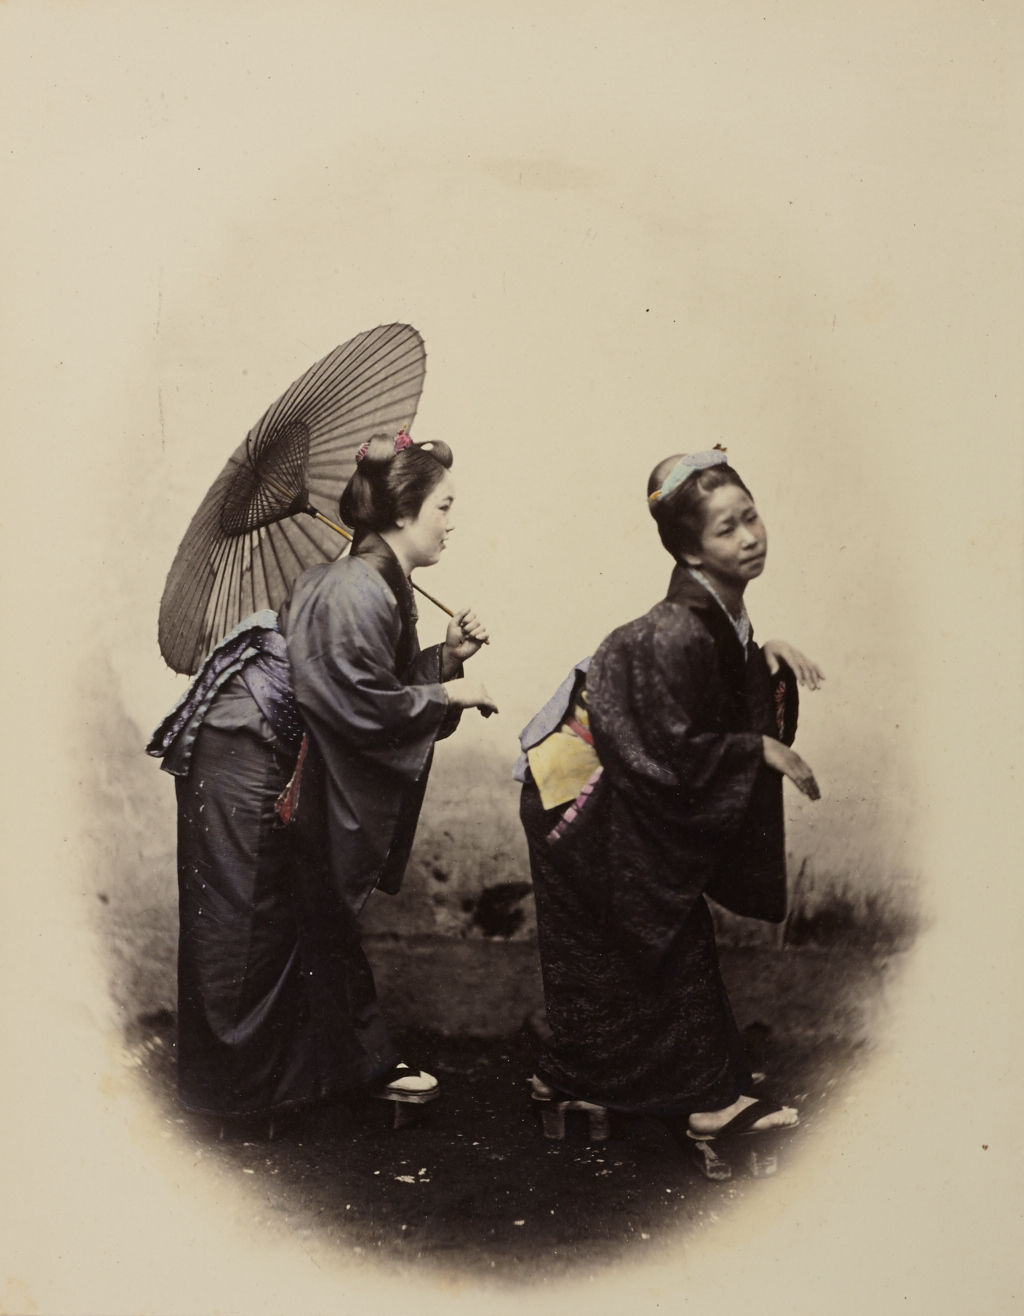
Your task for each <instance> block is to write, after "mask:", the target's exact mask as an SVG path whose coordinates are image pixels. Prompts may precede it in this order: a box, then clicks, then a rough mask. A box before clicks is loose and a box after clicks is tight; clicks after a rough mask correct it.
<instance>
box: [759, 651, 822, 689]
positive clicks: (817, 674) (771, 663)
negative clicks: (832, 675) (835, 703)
mask: <svg viewBox="0 0 1024 1316" xmlns="http://www.w3.org/2000/svg"><path fill="white" fill-rule="evenodd" d="M761 652H762V653H763V654H764V656H765V661H766V662H767V664H768V670H769V672H771V674H772V676H774V675H775V674H776V672H777V671H778V670H779V659H780V658H781V659H782V661H783V662H784V663H788V664H789V666H790V667H791V668H792V669H793V674H794V675H795V676H796V679H797V681H798V682H799V683H800V685H805V686H808V687H809V688H810V689H811V690H817V689H818V688H819V686H820V685H821V684H822V683H823V682H824V680H825V673H824V672H823V671H822V670H821V668H820V667H819V666H818V664H817V663H815V662H812V661H811V659H810V658H808V657H807V655H806V654H803V653H801V652H800V650H799V649H797V648H795V647H794V646H793V645H792V644H787V643H786V641H785V640H768V641H766V642H765V644H763V645H762V646H761Z"/></svg>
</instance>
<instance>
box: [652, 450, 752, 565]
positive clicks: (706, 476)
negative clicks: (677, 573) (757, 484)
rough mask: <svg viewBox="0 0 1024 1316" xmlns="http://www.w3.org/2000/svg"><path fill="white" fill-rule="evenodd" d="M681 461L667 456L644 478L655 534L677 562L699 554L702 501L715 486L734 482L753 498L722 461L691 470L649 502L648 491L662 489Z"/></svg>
mask: <svg viewBox="0 0 1024 1316" xmlns="http://www.w3.org/2000/svg"><path fill="white" fill-rule="evenodd" d="M680 460H681V459H680V457H666V459H665V460H664V461H663V462H659V463H658V465H657V466H655V468H654V470H653V471H652V472H651V476H650V479H649V480H648V481H647V497H648V503H647V506H648V507H649V508H650V509H651V515H652V516H653V517H654V520H655V522H656V523H657V526H658V536H659V538H660V539H661V542H662V544H664V546H665V548H666V549H667V550H668V552H669V553H671V554H672V556H673V557H674V558H675V560H676V561H677V562H682V561H683V555H684V554H685V553H690V554H693V555H694V556H696V555H697V554H699V553H700V539H701V535H702V534H703V533H704V526H705V511H704V509H705V504H706V503H707V500H708V497H709V495H711V494H712V493H714V491H715V490H716V489H720V488H721V487H722V485H724V484H734V485H736V486H737V487H738V488H740V489H742V490H743V492H744V493H745V494H747V495H748V497H750V498H753V494H752V493H751V492H750V490H749V489H748V488H747V486H746V485H745V484H744V483H743V481H742V480H741V479H740V477H739V476H738V475H737V474H736V472H735V471H734V470H733V468H732V467H731V466H727V465H726V464H725V462H721V463H720V464H719V465H717V466H706V467H705V468H704V469H703V470H699V471H694V472H693V473H692V474H691V475H688V476H687V477H686V479H685V480H684V481H683V482H682V484H679V485H677V486H676V487H675V488H674V489H673V490H672V491H671V492H670V493H669V494H668V495H666V496H665V497H664V498H656V499H655V500H654V501H653V502H651V501H650V497H651V494H653V493H655V492H656V491H657V490H658V489H660V488H661V486H662V484H663V483H664V481H665V480H666V479H667V478H668V476H669V473H670V472H671V471H672V469H673V468H674V467H675V465H676V463H677V462H678V461H680Z"/></svg>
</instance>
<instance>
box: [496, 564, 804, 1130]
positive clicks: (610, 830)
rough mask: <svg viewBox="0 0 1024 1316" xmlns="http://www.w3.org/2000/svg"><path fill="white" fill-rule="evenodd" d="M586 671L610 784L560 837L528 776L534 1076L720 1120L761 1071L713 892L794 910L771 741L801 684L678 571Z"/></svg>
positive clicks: (749, 910)
mask: <svg viewBox="0 0 1024 1316" xmlns="http://www.w3.org/2000/svg"><path fill="white" fill-rule="evenodd" d="M581 668H582V665H580V669H581ZM580 669H578V671H579V673H580V674H579V675H578V676H577V678H576V684H577V686H579V685H580V684H582V682H583V681H584V680H585V682H586V692H587V705H588V709H589V716H590V729H591V732H592V734H593V740H594V747H595V749H596V751H597V754H598V757H599V759H600V761H601V765H602V769H603V770H602V773H601V776H600V778H599V780H598V781H597V783H596V785H595V786H594V788H593V790H592V791H591V793H590V794H589V796H588V797H587V798H586V800H585V802H584V803H582V804H580V805H579V807H578V809H577V810H576V812H575V815H574V816H573V815H572V814H570V815H569V816H571V817H572V819H573V820H572V821H571V822H569V823H568V825H567V826H566V825H564V824H563V825H562V826H561V827H558V830H557V834H556V836H555V838H554V839H552V833H553V832H555V829H556V825H557V824H559V821H560V819H561V818H562V817H563V815H565V812H566V811H565V807H564V806H559V807H558V808H556V809H551V810H547V811H545V810H544V809H543V807H542V805H541V802H540V796H539V793H538V791H537V788H536V786H535V785H533V783H532V781H530V780H529V779H528V780H527V782H526V784H525V786H524V788H523V795H522V804H521V815H522V819H523V824H524V827H525V829H526V834H527V839H528V841H529V846H530V858H531V865H532V870H533V877H534V890H535V895H536V902H537V923H538V935H539V942H540V954H541V965H542V970H543V975H544V991H545V998H546V1001H547V1012H548V1021H549V1023H550V1025H551V1028H552V1031H553V1039H552V1041H551V1042H550V1043H549V1044H548V1046H547V1047H546V1049H545V1051H544V1054H543V1056H542V1058H541V1064H540V1068H539V1070H538V1073H540V1075H541V1077H543V1078H544V1079H546V1081H547V1082H549V1083H551V1084H552V1085H554V1086H555V1087H556V1088H559V1089H561V1090H562V1091H564V1092H567V1093H569V1094H571V1095H573V1096H578V1097H581V1098H585V1099H588V1100H591V1101H596V1102H600V1103H602V1104H604V1105H607V1106H609V1107H611V1108H613V1109H619V1110H624V1111H637V1112H645V1113H650V1114H665V1115H671V1114H688V1113H691V1112H693V1111H704V1110H718V1109H722V1108H723V1107H725V1106H728V1105H730V1104H731V1103H732V1102H733V1101H735V1100H736V1098H737V1097H739V1096H741V1095H742V1094H743V1093H744V1092H745V1091H746V1089H747V1087H748V1086H749V1084H750V1082H751V1076H750V1072H749V1069H748V1066H747V1060H746V1057H745V1054H744V1051H743V1047H742V1044H741V1041H740V1037H739V1034H738V1031H737V1028H736V1024H735V1021H734V1019H733V1015H732V1010H731V1009H730V1006H729V1001H728V998H727V996H726V992H725V987H724V984H723V982H722V978H721V974H720V972H719V967H718V956H717V951H716V947H715V937H714V929H713V925H712V921H711V913H710V910H709V908H708V905H707V902H706V900H705V898H704V897H705V894H706V895H709V896H711V897H713V898H714V899H715V900H717V901H719V902H720V903H721V904H723V905H725V906H727V907H728V908H730V909H732V910H734V911H735V912H736V913H739V914H743V915H747V916H750V917H755V918H761V919H767V920H770V921H778V920H781V919H782V918H783V917H784V915H785V906H786V873H785V838H784V830H783V813H782V779H781V777H780V776H779V774H778V773H776V772H773V771H772V770H771V769H769V768H768V767H766V765H765V763H764V755H763V746H762V741H761V737H762V735H768V736H774V737H776V738H781V739H783V740H785V741H786V743H790V742H791V741H792V739H793V736H794V734H795V730H796V713H797V707H796V686H795V681H794V679H793V676H792V673H790V672H789V671H788V669H784V670H783V673H782V674H780V675H779V676H778V677H772V676H771V675H770V674H769V671H768V667H767V663H766V662H765V659H764V656H763V655H762V653H761V650H760V648H759V647H758V646H757V645H756V644H754V642H753V640H752V639H751V640H750V642H749V644H748V645H747V646H746V650H744V646H743V645H742V644H741V642H740V640H739V638H738V636H737V634H736V630H735V628H734V627H733V625H732V623H731V622H730V620H729V618H728V617H727V616H726V614H725V612H724V611H723V609H722V607H721V606H720V605H719V604H718V603H717V602H716V600H715V599H714V598H713V597H712V595H711V594H710V593H709V592H708V591H707V590H706V589H705V588H704V587H703V586H702V585H701V584H699V583H698V582H697V581H696V580H695V579H694V578H693V577H692V576H691V575H690V574H689V572H687V571H686V570H685V568H679V567H677V568H676V570H675V572H674V573H673V576H672V580H671V584H670V587H669V592H668V596H667V598H666V599H665V600H664V601H663V602H661V603H659V604H657V605H656V606H655V607H654V608H652V609H651V611H650V612H649V613H647V614H646V616H644V617H640V618H639V619H637V620H636V621H632V622H629V623H628V624H627V625H625V626H622V627H620V628H619V629H618V630H616V631H613V632H612V634H611V635H609V636H608V637H607V639H606V640H605V641H604V642H603V643H602V644H601V646H600V647H599V648H598V650H597V652H596V653H595V654H594V656H593V658H592V659H591V661H590V664H589V669H588V670H587V671H586V673H585V676H584V674H583V672H582V670H580Z"/></svg>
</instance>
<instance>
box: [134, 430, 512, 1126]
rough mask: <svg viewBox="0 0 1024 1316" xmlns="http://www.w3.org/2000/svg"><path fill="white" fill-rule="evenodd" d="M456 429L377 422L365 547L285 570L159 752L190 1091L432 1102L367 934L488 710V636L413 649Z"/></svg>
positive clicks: (256, 1106) (431, 1082) (358, 489)
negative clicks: (418, 429)
mask: <svg viewBox="0 0 1024 1316" xmlns="http://www.w3.org/2000/svg"><path fill="white" fill-rule="evenodd" d="M451 465H452V456H451V452H450V450H449V449H448V447H447V446H446V445H445V444H443V443H434V444H429V443H428V444H414V443H413V442H412V441H411V440H410V439H409V438H408V436H407V435H405V434H401V435H399V436H398V438H397V439H395V440H391V439H389V438H385V437H382V436H376V437H375V438H373V439H372V440H371V441H370V442H369V444H366V445H364V447H363V449H361V450H360V453H359V456H358V460H357V467H356V471H355V474H354V475H353V476H352V479H351V480H350V482H349V484H348V486H347V487H346V489H345V491H344V493H343V494H342V497H341V502H340V514H341V518H342V520H343V521H344V522H346V523H347V524H348V525H350V526H352V527H353V530H354V533H355V538H354V542H353V546H352V551H351V553H349V554H348V555H346V556H345V557H342V558H339V559H338V560H337V561H335V562H332V563H325V564H323V565H320V566H316V567H312V568H310V569H309V570H308V571H305V572H303V574H302V575H300V576H299V577H298V578H297V579H296V581H295V582H294V584H293V586H292V589H291V592H290V594H289V596H288V598H287V599H286V601H285V603H284V604H283V605H282V607H281V610H280V614H279V616H278V617H276V618H275V616H274V614H273V613H260V614H256V615H255V616H254V617H251V618H249V619H247V621H245V622H243V623H242V624H241V625H240V626H239V627H237V628H236V630H235V631H234V632H232V633H231V635H229V636H227V637H226V638H225V640H224V641H222V642H221V644H220V645H218V647H217V649H216V650H214V652H213V654H211V655H210V658H209V659H208V660H207V662H206V664H205V665H204V668H203V670H202V672H200V674H199V676H198V677H197V678H196V681H195V682H194V683H193V685H192V686H191V687H190V690H189V692H188V693H187V694H186V696H185V698H184V699H183V700H182V701H181V703H180V704H179V705H178V706H177V708H176V709H175V710H173V711H172V713H171V714H170V715H169V716H168V718H167V719H166V720H165V722H164V723H163V724H162V725H161V727H160V728H158V731H157V733H156V734H155V735H154V738H153V741H152V743H151V745H150V747H149V748H150V753H152V754H154V755H162V756H163V757H164V764H163V766H164V768H165V769H166V770H167V771H169V772H172V773H174V774H175V776H176V777H177V783H176V785H177V796H178V880H179V908H180V916H181V930H180V937H179V954H178V1082H179V1095H180V1098H181V1100H182V1102H183V1104H184V1105H185V1106H187V1107H189V1108H190V1109H192V1110H196V1111H201V1112H205V1113H209V1114H215V1115H220V1116H229V1115H231V1116H234V1115H261V1116H263V1115H270V1114H273V1113H274V1112H277V1111H280V1110H285V1109H295V1108H299V1107H302V1106H306V1105H309V1104H312V1103H315V1102H321V1101H324V1100H328V1099H330V1098H333V1097H336V1096H339V1095H341V1094H343V1093H349V1092H353V1091H357V1090H366V1091H372V1092H375V1093H376V1094H377V1095H385V1096H388V1097H390V1098H391V1099H397V1100H403V1101H408V1100H411V1101H425V1100H429V1099H431V1097H433V1096H436V1095H437V1083H436V1080H435V1079H434V1078H433V1077H432V1076H431V1075H429V1074H423V1073H420V1072H418V1071H416V1070H413V1069H410V1068H409V1066H408V1065H406V1064H404V1063H402V1062H401V1059H400V1057H399V1056H398V1054H397V1053H396V1051H395V1048H394V1046H393V1045H392V1043H391V1040H390V1038H389V1036H388V1032H387V1029H386V1027H385V1024H384V1021H383V1018H382V1016H381V1012H380V1008H379V1005H378V1003H377V998H376V993H375V990H374V983H373V976H372V973H371V971H370V967H369V964H368V963H367V960H366V957H365V955H364V953H363V950H362V947H361V945H360V938H359V931H358V926H357V919H358V915H359V913H360V911H361V909H362V907H363V905H364V904H365V902H366V900H367V898H368V897H369V895H370V892H371V891H373V890H374V889H375V888H379V889H381V890H383V891H386V892H390V893H394V892H397V891H398V889H399V887H400V885H401V881H402V875H403V873H404V870H405V865H406V862H407V860H408V857H409V852H410V849H411V847H412V842H413V838H414V835H415V831H416V823H417V819H418V816H419V811H420V804H421V802H422V799H423V793H424V790H425V789H426V782H427V775H428V773H429V771H430V763H431V758H432V755H433V748H434V743H435V741H437V740H439V739H442V738H443V737H445V736H448V735H450V734H451V733H452V731H454V730H455V727H456V726H457V725H458V721H459V716H460V714H461V710H462V709H463V708H472V707H479V708H480V709H481V710H482V711H483V712H485V713H490V712H496V711H497V709H496V708H495V705H494V703H493V701H492V700H491V698H490V696H489V695H488V693H487V691H486V690H485V689H484V688H483V686H482V685H481V684H480V683H479V682H473V681H471V680H467V679H466V678H465V677H464V676H463V671H462V664H463V662H464V661H465V660H466V659H468V658H470V657H472V655H473V654H475V653H476V652H477V650H478V649H479V648H480V646H481V645H482V644H483V643H484V641H485V640H486V639H487V632H486V630H485V629H484V627H483V626H482V625H481V623H480V622H479V620H478V619H477V618H476V616H475V615H474V614H473V613H472V612H471V611H470V610H469V609H463V610H462V611H461V612H459V613H458V614H457V615H456V617H455V618H454V619H453V621H452V622H451V624H450V625H449V627H448V633H447V637H446V639H445V642H444V643H443V644H440V645H436V646H434V647H433V648H430V649H426V650H423V651H421V650H420V648H419V643H418V641H417V637H416V607H415V603H414V601H413V593H412V589H411V586H410V577H411V575H412V572H413V571H415V570H417V569H418V568H420V567H426V566H431V565H433V564H434V563H436V562H437V561H438V559H439V558H440V556H441V553H442V552H443V551H444V549H445V544H446V541H447V537H448V535H449V534H450V533H451V531H452V529H453V523H452V514H451V509H452V504H453V502H454V498H455V489H454V484H453V481H452V477H451V474H450V468H451Z"/></svg>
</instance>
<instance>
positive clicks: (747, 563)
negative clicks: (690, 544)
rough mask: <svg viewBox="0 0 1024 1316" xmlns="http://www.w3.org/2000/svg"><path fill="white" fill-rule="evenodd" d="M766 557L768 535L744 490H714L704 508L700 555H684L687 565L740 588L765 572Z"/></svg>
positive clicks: (723, 487)
mask: <svg viewBox="0 0 1024 1316" xmlns="http://www.w3.org/2000/svg"><path fill="white" fill-rule="evenodd" d="M767 553H768V531H767V530H766V529H765V526H764V522H763V521H762V520H761V517H760V516H759V514H758V511H757V508H756V507H755V506H754V500H753V499H752V498H751V497H750V495H749V494H748V493H747V492H746V490H745V489H741V488H740V487H739V486H738V485H735V484H723V485H720V486H719V487H718V488H717V489H714V490H713V491H712V492H711V493H710V494H709V495H708V497H707V501H706V502H705V504H704V529H703V531H702V533H701V537H700V555H699V557H698V556H695V555H693V554H690V553H687V554H685V555H684V556H685V559H686V562H687V564H688V565H689V566H691V567H696V568H697V569H698V570H699V571H705V572H707V573H708V575H710V576H713V577H717V579H719V580H722V581H725V582H726V583H728V584H730V585H734V586H737V585H738V586H743V585H746V584H747V582H748V581H751V580H754V579H756V578H757V577H758V576H759V575H760V574H761V572H762V571H763V570H764V563H765V557H766V556H767Z"/></svg>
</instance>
